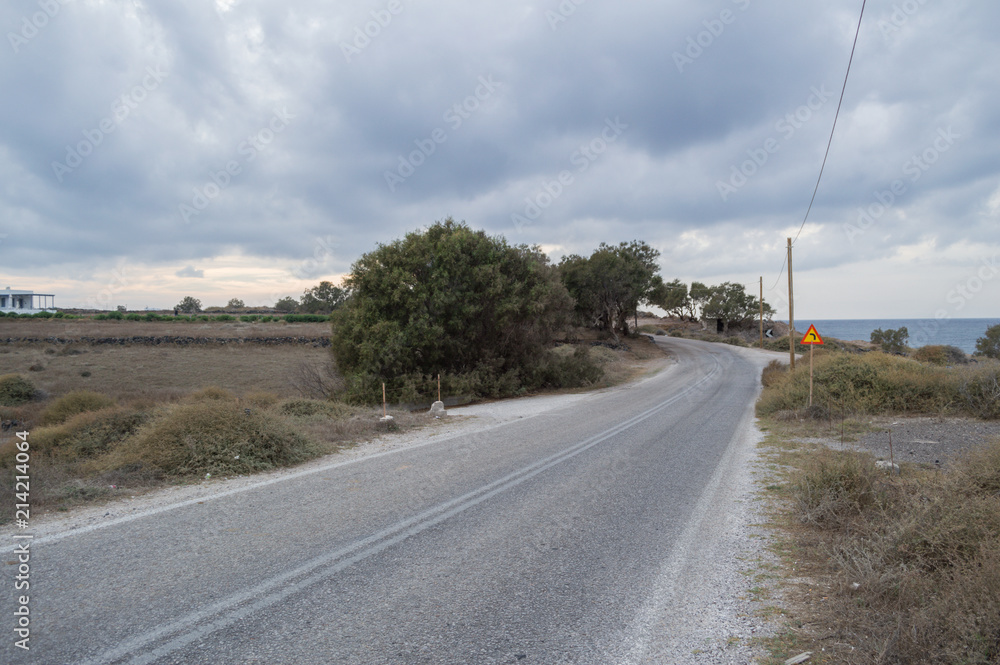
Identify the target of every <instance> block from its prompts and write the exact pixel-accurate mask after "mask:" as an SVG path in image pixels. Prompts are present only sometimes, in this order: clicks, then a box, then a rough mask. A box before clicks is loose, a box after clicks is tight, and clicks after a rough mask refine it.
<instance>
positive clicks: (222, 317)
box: [212, 314, 236, 321]
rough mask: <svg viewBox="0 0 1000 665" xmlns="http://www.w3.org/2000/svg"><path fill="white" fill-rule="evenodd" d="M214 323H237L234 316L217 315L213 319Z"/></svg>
mask: <svg viewBox="0 0 1000 665" xmlns="http://www.w3.org/2000/svg"><path fill="white" fill-rule="evenodd" d="M212 320H213V321H235V320H236V317H235V316H233V315H232V314H217V315H216V316H213V317H212Z"/></svg>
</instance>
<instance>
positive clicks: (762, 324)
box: [760, 275, 764, 349]
mask: <svg viewBox="0 0 1000 665" xmlns="http://www.w3.org/2000/svg"><path fill="white" fill-rule="evenodd" d="M760 348H761V349H763V348H764V276H763V275H761V278H760Z"/></svg>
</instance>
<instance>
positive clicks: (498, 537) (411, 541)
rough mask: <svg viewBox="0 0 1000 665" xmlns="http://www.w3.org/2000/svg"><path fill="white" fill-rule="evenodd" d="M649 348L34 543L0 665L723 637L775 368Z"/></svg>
mask: <svg viewBox="0 0 1000 665" xmlns="http://www.w3.org/2000/svg"><path fill="white" fill-rule="evenodd" d="M657 343H659V344H662V345H663V346H665V347H666V348H668V349H669V350H670V351H671V353H672V354H673V355H674V357H675V358H676V363H674V364H672V365H671V366H670V367H669V368H668V369H667V370H665V371H663V372H661V373H659V374H658V375H656V376H654V377H652V378H649V379H646V380H644V381H642V382H640V383H636V384H631V385H629V386H626V387H623V388H618V389H613V390H608V391H602V392H599V393H594V394H589V395H586V396H582V397H580V398H578V399H573V400H568V401H567V403H564V405H563V406H561V407H559V408H555V409H551V410H547V411H541V412H538V413H536V414H535V415H532V416H530V417H525V418H522V419H519V420H516V421H513V422H508V423H506V424H503V425H500V426H490V427H485V426H484V427H483V428H482V429H481V430H479V431H475V432H473V433H468V432H466V433H463V434H458V435H454V434H452V435H440V436H437V437H436V438H435V439H433V440H432V441H431V442H429V443H426V444H424V445H420V446H413V447H408V448H401V449H398V450H395V451H392V452H391V453H385V454H380V455H374V456H370V457H367V458H362V459H358V460H355V461H350V462H347V463H337V464H331V465H327V466H325V467H321V468H319V469H318V470H316V471H315V472H312V473H308V474H305V475H300V476H298V477H294V478H290V479H287V480H284V481H282V482H273V483H270V484H265V485H261V486H256V487H253V488H250V489H247V490H246V491H239V492H235V493H229V494H227V495H224V496H220V497H218V498H214V499H211V500H205V501H204V502H203V503H189V504H187V505H180V506H176V507H172V508H171V509H168V510H161V511H159V512H156V513H155V514H148V515H145V516H142V517H140V518H139V519H129V520H121V521H114V522H112V523H110V524H108V525H107V526H104V527H103V528H95V529H90V530H81V531H79V532H67V533H62V534H56V535H54V536H47V537H43V538H39V539H37V540H36V541H35V542H34V543H33V544H32V546H31V565H32V568H31V575H32V581H31V616H32V623H31V628H32V631H31V646H32V648H31V650H30V651H23V650H21V649H17V648H15V647H14V645H13V642H14V639H15V638H14V637H13V633H12V632H11V631H10V630H5V631H2V632H0V635H5V637H4V638H3V641H2V642H0V662H4V663H11V664H17V663H40V664H41V663H44V664H46V665H49V664H52V665H56V664H61V663H73V664H87V665H98V664H100V665H107V664H111V663H131V664H139V663H192V664H193V663H198V664H200V663H206V664H208V663H211V664H213V665H225V664H237V663H239V664H246V663H266V664H268V665H276V664H279V663H296V664H309V663H323V664H326V663H348V664H369V663H370V664H376V663H377V664H383V663H384V664H390V663H391V664H394V665H395V664H407V665H408V664H416V663H434V664H444V663H455V664H462V665H470V664H473V663H475V664H480V663H481V664H487V663H490V664H492V663H522V664H525V665H528V664H554V663H573V664H574V665H577V664H583V663H594V664H598V663H599V664H601V665H607V664H609V663H623V664H624V663H644V662H650V663H659V662H664V663H666V662H675V660H668V658H675V656H671V655H669V654H672V653H674V652H675V651H677V650H678V649H681V650H684V651H685V652H687V653H690V651H689V646H688V644H687V643H686V642H684V639H682V638H685V636H686V637H687V638H695V637H696V638H697V639H707V640H711V639H712V638H713V637H715V638H719V639H725V638H726V635H722V634H719V635H714V633H719V632H721V631H723V629H722V628H717V627H713V626H715V625H716V624H713V623H712V617H705V616H704V615H705V612H709V610H711V611H716V610H717V611H718V613H719V614H720V617H719V619H720V620H727V619H726V617H723V616H721V615H722V614H725V613H726V612H727V611H729V610H727V609H726V608H725V607H723V605H725V602H726V601H725V596H726V594H727V593H732V591H731V590H730V591H727V589H726V588H725V586H726V584H728V582H726V583H723V580H722V579H721V578H720V579H713V578H715V577H716V573H715V572H713V571H715V570H716V567H721V566H723V565H724V563H725V561H726V560H727V558H731V557H732V552H731V551H728V550H727V548H729V547H730V545H729V544H727V543H730V541H731V539H732V537H733V532H734V530H738V529H739V528H740V525H739V524H737V522H738V518H737V517H736V516H734V514H733V512H732V511H733V510H734V504H735V500H734V495H733V492H734V491H735V489H734V488H736V487H737V486H740V483H743V484H744V485H745V483H746V478H747V473H748V472H747V470H746V465H747V461H748V460H749V459H750V458H751V456H752V449H753V446H754V443H755V441H756V435H755V431H754V428H753V419H752V403H753V401H754V399H755V397H756V395H757V391H758V386H759V375H760V368H761V366H762V365H763V364H764V363H765V362H766V361H767V360H768V359H769V357H767V356H765V355H764V354H756V353H755V352H753V351H748V350H745V349H734V348H732V347H728V346H725V345H721V344H714V345H710V344H704V343H699V342H694V341H689V340H677V339H662V338H661V339H658V340H657ZM10 542H11V541H10V539H9V537H4V539H3V540H2V541H0V545H4V546H5V547H3V548H0V552H3V553H2V554H0V559H3V560H6V559H10V558H12V555H11V554H10V549H11V548H10V547H9V546H7V545H8V543H10ZM3 568H7V570H6V571H4V572H5V573H7V574H6V575H5V578H9V579H4V580H3V586H4V587H5V588H6V589H7V590H8V592H7V593H5V594H4V607H5V609H6V611H5V612H4V614H5V616H6V617H8V619H6V620H5V621H6V622H7V623H8V624H11V625H12V624H13V620H12V617H13V612H14V592H13V591H12V588H13V573H12V572H11V571H12V570H13V567H11V566H3ZM710 598H711V599H714V600H711V601H710V600H709V599H710ZM709 606H711V607H709ZM715 606H719V607H717V608H716V610H712V607H715ZM698 617H702V618H703V619H704V621H702V619H699V618H698ZM728 620H731V617H730V618H729V619H728ZM705 621H707V622H708V623H705ZM727 629H728V628H727ZM672 650H673V651H672Z"/></svg>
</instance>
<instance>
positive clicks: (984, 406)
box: [958, 365, 1000, 420]
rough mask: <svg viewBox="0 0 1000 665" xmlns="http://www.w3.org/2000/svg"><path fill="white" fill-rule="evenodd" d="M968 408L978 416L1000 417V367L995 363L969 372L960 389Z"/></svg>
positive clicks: (991, 418)
mask: <svg viewBox="0 0 1000 665" xmlns="http://www.w3.org/2000/svg"><path fill="white" fill-rule="evenodd" d="M958 392H959V394H960V395H961V397H962V401H963V402H964V404H965V407H966V409H967V410H968V411H969V412H970V413H971V414H972V415H974V416H976V417H977V418H983V419H984V420H996V419H997V418H1000V369H998V368H997V367H996V366H995V365H994V366H990V367H984V368H982V369H976V370H972V371H971V372H967V373H966V375H965V376H964V377H963V379H962V382H961V385H960V386H959V389H958Z"/></svg>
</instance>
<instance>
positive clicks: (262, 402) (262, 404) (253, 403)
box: [240, 392, 281, 409]
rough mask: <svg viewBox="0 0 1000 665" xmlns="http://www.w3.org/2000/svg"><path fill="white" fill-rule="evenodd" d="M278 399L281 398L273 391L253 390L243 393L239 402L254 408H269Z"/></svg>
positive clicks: (278, 400)
mask: <svg viewBox="0 0 1000 665" xmlns="http://www.w3.org/2000/svg"><path fill="white" fill-rule="evenodd" d="M280 401H281V398H280V397H278V396H277V395H275V394H274V393H269V392H253V393H247V394H246V395H244V396H243V398H242V399H241V400H240V403H241V404H243V405H244V406H249V407H251V408H255V409H270V408H271V407H272V406H274V405H275V404H277V403H278V402H280Z"/></svg>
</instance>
